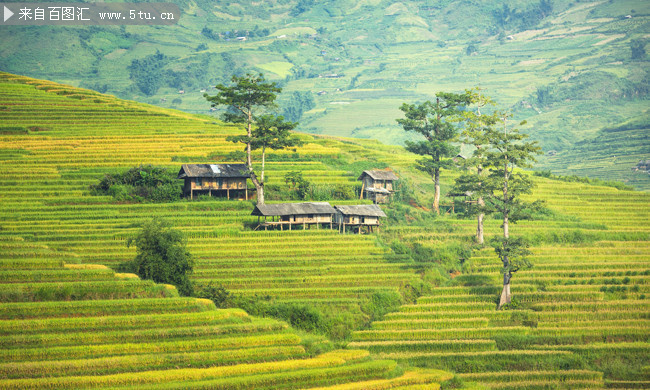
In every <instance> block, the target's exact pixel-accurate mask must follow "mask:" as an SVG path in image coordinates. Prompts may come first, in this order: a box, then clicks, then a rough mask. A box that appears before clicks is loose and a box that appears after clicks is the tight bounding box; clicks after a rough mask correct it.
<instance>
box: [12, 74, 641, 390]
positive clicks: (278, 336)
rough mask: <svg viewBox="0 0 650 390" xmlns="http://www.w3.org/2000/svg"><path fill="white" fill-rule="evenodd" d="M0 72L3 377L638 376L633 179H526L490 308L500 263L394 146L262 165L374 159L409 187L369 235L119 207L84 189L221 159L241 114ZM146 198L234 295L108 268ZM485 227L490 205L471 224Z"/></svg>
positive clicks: (23, 383) (96, 382) (392, 379)
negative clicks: (529, 202)
mask: <svg viewBox="0 0 650 390" xmlns="http://www.w3.org/2000/svg"><path fill="white" fill-rule="evenodd" d="M0 79H1V81H0V106H2V107H3V109H2V110H0V120H1V121H2V134H1V135H0V165H1V166H2V170H1V172H2V173H0V176H1V177H2V180H0V199H1V200H2V202H1V204H0V210H1V213H2V215H3V219H2V221H1V222H0V246H1V247H2V251H1V255H0V266H1V267H2V271H0V272H1V273H2V274H3V276H2V281H1V283H3V288H2V291H3V292H2V293H1V294H0V298H1V299H2V305H1V306H0V308H1V310H2V314H1V315H2V321H0V322H1V323H0V327H2V328H3V329H4V331H3V332H4V335H3V338H2V339H3V340H4V341H3V343H4V345H3V346H2V348H1V349H0V353H1V354H2V355H3V356H4V357H5V358H4V359H3V363H2V364H0V370H2V371H3V372H4V374H3V376H2V377H3V379H1V380H0V387H3V388H5V387H6V388H43V387H48V388H66V387H67V388H70V387H75V388H84V387H111V388H115V387H138V388H142V387H144V388H160V387H164V388H171V387H178V388H193V387H196V388H233V387H236V386H238V387H237V388H283V387H284V388H295V387H296V386H298V387H305V388H309V387H318V386H333V385H338V386H339V387H336V388H364V389H372V388H376V389H381V388H391V387H393V388H400V386H402V387H404V388H417V387H416V386H421V388H438V385H439V384H440V383H441V382H444V381H446V380H449V379H450V378H451V376H452V374H450V372H453V373H456V375H457V377H456V378H455V379H453V380H452V381H451V382H447V383H446V384H445V386H452V385H460V384H459V382H465V384H466V386H468V387H469V386H472V385H471V383H479V384H480V385H484V386H486V387H489V388H546V387H548V386H553V387H556V388H567V389H569V388H570V389H575V388H599V387H603V386H609V387H618V388H635V387H637V388H639V387H641V388H642V387H647V386H648V385H649V384H650V372H649V371H648V366H647V356H648V353H649V352H650V340H649V339H648V336H649V335H650V327H649V326H648V325H649V322H648V320H649V318H648V309H649V307H648V296H649V295H648V294H650V291H649V286H650V283H649V281H650V279H649V277H648V276H649V274H650V261H649V259H650V230H649V228H648V226H647V221H648V220H649V219H650V208H648V204H649V201H650V197H649V196H648V195H647V194H646V193H641V192H635V191H627V190H619V189H616V188H612V187H601V186H594V185H590V184H585V183H570V182H564V181H560V180H555V179H550V178H543V177H537V176H534V177H533V178H534V180H535V182H536V183H537V188H536V189H535V191H534V194H533V196H532V197H531V198H532V199H542V200H545V201H546V202H547V203H546V206H545V209H544V210H543V211H542V212H540V213H539V215H536V216H534V218H533V219H532V220H527V221H522V222H520V223H518V224H516V225H514V226H512V227H511V229H512V234H514V235H519V236H525V237H527V238H528V239H529V240H530V241H531V242H532V243H533V248H532V249H533V254H534V255H533V258H532V260H533V263H534V267H533V268H532V269H530V270H525V271H520V272H519V273H517V275H516V277H515V278H514V279H513V282H512V283H513V285H512V289H513V296H514V300H515V303H514V304H513V305H511V307H510V308H509V310H505V311H496V310H495V307H496V299H497V297H498V291H499V285H500V280H499V276H498V275H499V273H500V264H499V260H498V259H497V258H496V257H495V255H494V253H493V252H492V251H491V250H490V249H487V248H483V249H481V248H475V249H476V250H475V251H474V252H473V253H472V251H471V250H469V252H468V248H470V246H471V244H470V240H471V237H472V235H473V230H474V229H475V225H474V224H475V222H474V221H472V220H463V219H459V218H457V217H456V216H455V215H446V216H441V217H438V218H434V217H433V216H431V212H430V211H429V210H427V205H429V204H430V198H431V193H432V191H431V190H432V184H431V180H430V178H428V177H426V176H424V175H422V174H421V173H418V172H417V171H416V170H415V169H414V168H413V165H414V160H415V159H416V158H417V157H416V156H414V155H411V154H409V153H407V152H405V151H404V150H403V149H401V148H399V147H393V146H386V145H382V144H380V143H378V142H376V141H371V140H353V139H339V138H332V137H314V136H310V135H301V137H302V138H303V139H304V140H305V141H306V145H305V146H303V147H301V148H299V149H297V150H296V151H293V150H286V151H281V152H278V153H276V154H275V155H274V158H273V159H270V160H271V161H270V162H267V170H268V172H269V177H270V179H269V183H270V184H275V185H276V186H277V190H278V192H279V193H282V191H288V190H289V188H288V185H287V184H285V183H284V181H283V176H284V173H286V172H291V171H296V170H300V171H302V172H303V174H304V176H305V178H308V179H309V180H310V181H312V182H315V183H320V184H322V185H323V186H332V185H338V186H344V187H349V188H350V189H351V190H352V192H354V191H355V189H356V187H357V182H356V178H357V177H358V175H359V173H360V170H363V169H367V168H369V167H372V166H373V165H375V164H381V165H382V166H389V167H390V168H391V169H393V170H394V171H395V172H397V173H398V175H399V176H400V178H401V181H402V182H403V183H405V188H406V189H405V191H406V193H407V194H410V195H409V196H408V197H405V198H404V199H410V204H409V203H403V202H401V201H400V202H396V203H395V204H393V205H391V206H390V207H387V208H386V210H387V213H388V214H389V217H390V218H388V219H387V220H386V221H385V226H383V227H382V229H381V233H380V234H378V235H356V234H355V235H351V234H347V235H340V234H338V233H336V232H335V231H330V230H328V229H308V230H298V231H292V232H286V231H285V232H279V231H253V230H252V228H253V227H254V226H255V224H256V218H255V217H252V216H250V212H251V210H252V209H253V205H252V203H251V202H238V201H223V200H209V199H203V200H197V201H179V202H174V203H129V202H118V201H116V200H115V198H113V197H111V196H97V195H92V194H91V191H90V189H89V187H90V185H92V184H96V183H97V182H98V181H99V180H100V179H101V178H102V177H103V176H104V175H105V174H106V173H114V172H124V171H126V170H128V169H130V168H133V167H134V166H138V165H140V164H148V163H151V164H155V165H157V166H161V167H166V168H168V169H178V168H179V166H180V164H182V163H183V162H188V163H204V162H208V161H213V159H216V160H221V161H227V160H226V159H227V156H228V154H229V153H230V152H232V151H235V150H236V149H237V147H236V146H235V145H234V144H231V143H227V142H226V141H225V137H226V136H227V135H231V134H237V133H238V132H239V130H238V129H237V128H236V127H234V126H227V125H224V124H222V123H220V122H213V119H211V118H209V117H201V116H192V115H189V114H186V113H183V112H179V111H172V110H167V109H161V108H157V107H153V106H148V105H144V104H141V103H135V102H129V101H123V100H119V99H116V98H113V97H111V96H108V95H102V94H98V93H96V92H93V91H89V90H83V89H79V88H75V87H70V86H66V85H61V84H56V83H52V82H48V81H42V80H36V79H31V78H27V77H22V76H15V75H11V74H7V73H2V74H1V75H0ZM208 156H212V157H208ZM453 176H454V173H450V172H449V171H445V172H444V173H443V184H444V186H443V190H445V189H446V188H448V186H449V184H450V182H451V179H452V178H453ZM337 202H338V203H339V204H354V203H358V202H359V200H354V199H349V200H340V201H332V203H334V204H337ZM152 215H156V216H159V217H162V218H164V219H166V220H167V221H169V222H170V223H171V224H172V225H173V226H175V227H176V228H178V229H180V230H182V231H183V232H184V233H185V234H186V236H187V237H188V249H189V250H190V252H191V253H192V254H193V256H194V258H195V261H196V266H195V272H194V273H193V275H192V278H193V281H194V282H195V283H197V284H207V283H209V282H212V283H213V284H214V285H218V286H223V287H224V288H225V289H226V290H227V291H228V292H230V293H231V294H233V295H234V296H235V297H237V298H238V299H237V300H234V301H233V302H234V303H237V304H240V305H242V306H243V307H245V308H246V310H249V311H251V313H248V314H247V313H246V312H244V311H242V310H241V309H237V308H228V309H217V308H215V306H214V304H213V303H211V302H209V301H205V300H199V299H195V298H180V297H178V296H177V293H176V291H175V289H173V288H169V287H168V286H164V285H156V284H153V283H151V282H148V281H141V280H139V279H137V278H135V277H134V276H133V275H128V274H126V275H125V274H115V273H114V271H112V270H111V268H112V267H117V265H118V264H119V263H121V262H123V261H126V260H131V259H133V257H134V255H135V250H134V248H133V247H131V248H128V247H127V246H126V240H127V239H128V237H130V236H132V235H133V234H134V233H135V232H136V231H137V229H138V226H139V224H140V223H141V222H142V221H143V220H146V219H147V218H149V217H150V216H152ZM498 230H499V222H498V219H488V220H487V221H486V233H487V236H488V237H490V236H494V235H498ZM287 305H291V307H294V308H299V309H300V308H303V309H304V310H305V311H303V312H302V313H306V314H310V315H314V316H316V317H318V316H321V319H320V320H318V321H316V322H315V324H316V325H318V326H317V327H316V329H313V328H312V329H307V327H305V326H304V325H305V323H304V322H301V321H296V320H295V318H293V317H283V315H282V312H281V309H282V308H283V307H285V308H286V307H287ZM386 309H388V310H386ZM387 311H392V312H390V313H387ZM256 313H259V314H263V315H269V314H274V315H275V316H276V317H279V318H284V319H286V320H287V321H289V322H290V323H292V324H294V325H295V327H288V325H287V323H286V322H284V321H280V320H277V319H274V318H270V317H265V318H261V317H258V316H254V315H251V314H256ZM78 318H83V321H82V320H79V319H78ZM296 328H299V329H307V330H309V331H310V332H311V333H303V332H301V331H299V330H296ZM323 335H327V336H328V337H329V338H330V340H333V341H329V340H327V339H326V338H325V337H324V336H323ZM341 348H343V349H341ZM439 370H444V371H439Z"/></svg>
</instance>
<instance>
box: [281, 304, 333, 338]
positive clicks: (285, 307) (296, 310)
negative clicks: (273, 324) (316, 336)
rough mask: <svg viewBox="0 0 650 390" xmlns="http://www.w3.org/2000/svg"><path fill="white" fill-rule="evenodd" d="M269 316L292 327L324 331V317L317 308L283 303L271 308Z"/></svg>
mask: <svg viewBox="0 0 650 390" xmlns="http://www.w3.org/2000/svg"><path fill="white" fill-rule="evenodd" d="M268 314H269V315H271V316H273V317H276V318H281V319H283V320H285V321H287V322H288V323H290V324H291V326H293V327H295V328H298V329H302V330H306V331H308V332H314V331H319V330H322V328H323V315H322V313H321V312H319V311H318V310H317V309H316V308H314V307H312V306H308V305H303V304H291V303H281V304H277V305H274V306H271V307H270V308H269V311H268Z"/></svg>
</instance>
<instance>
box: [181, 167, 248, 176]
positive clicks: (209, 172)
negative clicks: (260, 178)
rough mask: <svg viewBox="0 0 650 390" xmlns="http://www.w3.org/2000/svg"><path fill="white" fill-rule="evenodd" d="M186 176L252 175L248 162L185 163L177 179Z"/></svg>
mask: <svg viewBox="0 0 650 390" xmlns="http://www.w3.org/2000/svg"><path fill="white" fill-rule="evenodd" d="M186 177H251V174H250V172H249V171H248V168H247V167H246V164H183V166H182V167H181V170H180V171H178V177H177V179H185V178H186Z"/></svg>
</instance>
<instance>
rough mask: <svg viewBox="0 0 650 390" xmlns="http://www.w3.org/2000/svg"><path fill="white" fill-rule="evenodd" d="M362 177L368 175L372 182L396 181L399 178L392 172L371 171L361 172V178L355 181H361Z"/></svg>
mask: <svg viewBox="0 0 650 390" xmlns="http://www.w3.org/2000/svg"><path fill="white" fill-rule="evenodd" d="M363 175H368V176H370V177H372V178H373V179H374V180H398V179H399V177H397V175H395V174H394V173H393V172H392V171H382V170H378V169H373V170H369V171H363V173H362V174H361V176H359V178H358V179H357V180H361V179H363Z"/></svg>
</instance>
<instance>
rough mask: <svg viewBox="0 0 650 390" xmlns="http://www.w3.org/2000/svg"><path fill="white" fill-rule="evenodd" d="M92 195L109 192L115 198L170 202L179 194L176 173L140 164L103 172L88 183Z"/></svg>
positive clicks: (131, 200)
mask: <svg viewBox="0 0 650 390" xmlns="http://www.w3.org/2000/svg"><path fill="white" fill-rule="evenodd" d="M90 191H91V193H92V194H93V195H110V196H112V197H113V198H115V200H117V201H121V202H123V201H130V202H145V201H148V202H156V203H162V202H173V201H177V200H179V199H180V198H181V195H182V188H181V184H180V183H179V181H178V180H176V175H175V174H174V173H173V172H170V171H168V170H166V169H165V168H161V167H156V166H153V165H140V166H138V167H134V168H131V169H129V170H128V171H126V172H123V173H115V174H110V173H109V174H106V175H105V176H104V177H103V178H102V179H101V180H100V181H99V183H97V184H92V185H91V186H90Z"/></svg>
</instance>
